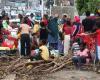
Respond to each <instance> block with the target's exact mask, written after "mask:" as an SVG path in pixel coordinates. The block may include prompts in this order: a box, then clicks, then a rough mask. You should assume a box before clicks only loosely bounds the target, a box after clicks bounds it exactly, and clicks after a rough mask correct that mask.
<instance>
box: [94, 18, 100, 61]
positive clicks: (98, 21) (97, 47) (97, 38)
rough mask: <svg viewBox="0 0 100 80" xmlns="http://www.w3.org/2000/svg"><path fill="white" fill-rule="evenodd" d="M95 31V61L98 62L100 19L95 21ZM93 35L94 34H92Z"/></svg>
mask: <svg viewBox="0 0 100 80" xmlns="http://www.w3.org/2000/svg"><path fill="white" fill-rule="evenodd" d="M96 26H97V30H96V32H95V35H96V39H95V40H96V59H97V60H100V19H98V20H97V21H96ZM93 34H94V33H93Z"/></svg>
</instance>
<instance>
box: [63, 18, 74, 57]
mask: <svg viewBox="0 0 100 80" xmlns="http://www.w3.org/2000/svg"><path fill="white" fill-rule="evenodd" d="M71 30H72V27H71V21H70V20H67V21H66V23H65V24H64V25H63V33H64V55H67V54H68V50H69V48H70V35H71Z"/></svg>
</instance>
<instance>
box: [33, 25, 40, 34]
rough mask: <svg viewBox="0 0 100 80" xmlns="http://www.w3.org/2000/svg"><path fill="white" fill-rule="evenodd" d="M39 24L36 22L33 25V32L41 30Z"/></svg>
mask: <svg viewBox="0 0 100 80" xmlns="http://www.w3.org/2000/svg"><path fill="white" fill-rule="evenodd" d="M39 28H40V27H39V24H35V25H34V27H33V33H37V32H38V31H39Z"/></svg>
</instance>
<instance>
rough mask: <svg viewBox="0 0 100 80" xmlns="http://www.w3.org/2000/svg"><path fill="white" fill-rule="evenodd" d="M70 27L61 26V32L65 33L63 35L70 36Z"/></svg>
mask: <svg viewBox="0 0 100 80" xmlns="http://www.w3.org/2000/svg"><path fill="white" fill-rule="evenodd" d="M71 30H72V28H71V27H67V25H66V24H64V25H63V32H64V33H65V35H68V34H71Z"/></svg>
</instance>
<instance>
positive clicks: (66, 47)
mask: <svg viewBox="0 0 100 80" xmlns="http://www.w3.org/2000/svg"><path fill="white" fill-rule="evenodd" d="M69 48H70V35H65V37H64V55H65V56H66V55H67V54H68V51H69Z"/></svg>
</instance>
